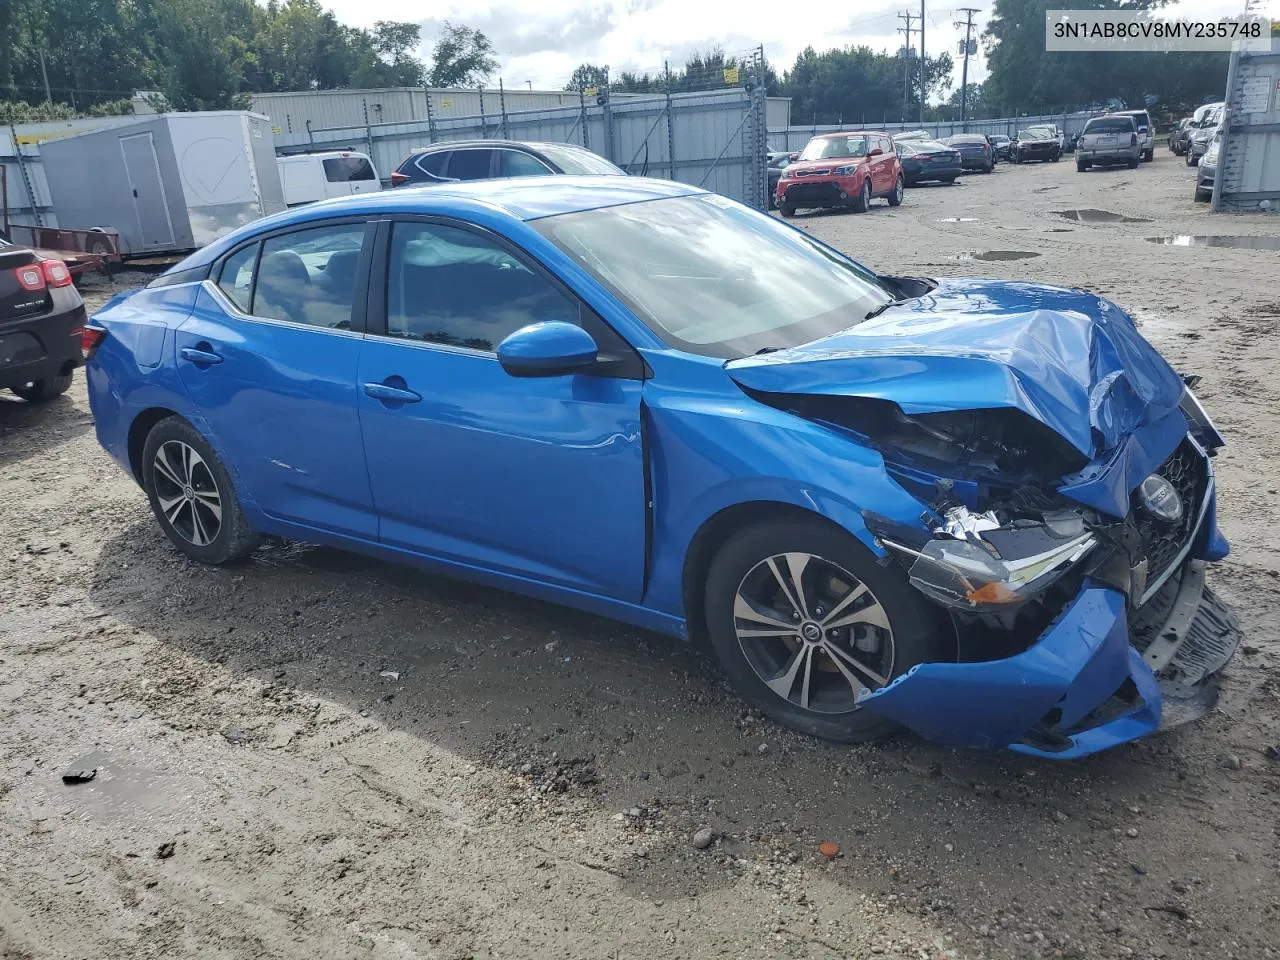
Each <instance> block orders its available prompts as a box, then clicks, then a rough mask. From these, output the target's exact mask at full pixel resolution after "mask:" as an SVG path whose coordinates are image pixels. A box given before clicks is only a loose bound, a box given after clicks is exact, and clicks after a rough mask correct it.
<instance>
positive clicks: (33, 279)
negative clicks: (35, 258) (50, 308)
mask: <svg viewBox="0 0 1280 960" xmlns="http://www.w3.org/2000/svg"><path fill="white" fill-rule="evenodd" d="M13 275H14V276H15V277H17V278H18V285H19V286H20V287H22V289H23V290H26V291H27V292H28V293H35V292H36V291H37V290H43V289H44V288H45V285H46V283H47V281H46V280H45V277H44V271H43V270H41V269H40V264H39V263H29V264H27V265H26V266H25V267H18V268H17V269H15V270H14V271H13Z"/></svg>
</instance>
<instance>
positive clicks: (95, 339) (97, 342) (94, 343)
mask: <svg viewBox="0 0 1280 960" xmlns="http://www.w3.org/2000/svg"><path fill="white" fill-rule="evenodd" d="M106 338H107V331H106V330H104V329H103V328H102V327H95V326H94V325H93V324H86V325H85V326H84V327H83V328H82V329H81V331H80V352H81V353H83V354H84V358H85V359H86V360H89V359H91V358H92V357H93V355H94V354H95V353H96V352H97V350H98V347H99V346H101V345H102V341H103V340H105V339H106Z"/></svg>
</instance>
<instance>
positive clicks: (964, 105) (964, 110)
mask: <svg viewBox="0 0 1280 960" xmlns="http://www.w3.org/2000/svg"><path fill="white" fill-rule="evenodd" d="M959 12H960V13H963V14H964V15H965V22H964V23H963V24H962V23H961V22H960V21H959V20H956V21H955V23H954V25H955V26H956V27H957V28H958V27H961V26H963V27H964V66H963V67H961V68H960V122H961V123H963V124H964V129H965V130H966V131H967V130H968V129H969V44H970V43H971V42H972V41H971V40H970V38H971V37H972V36H973V15H974V14H975V13H978V10H977V9H975V8H974V7H961V8H960V10H959Z"/></svg>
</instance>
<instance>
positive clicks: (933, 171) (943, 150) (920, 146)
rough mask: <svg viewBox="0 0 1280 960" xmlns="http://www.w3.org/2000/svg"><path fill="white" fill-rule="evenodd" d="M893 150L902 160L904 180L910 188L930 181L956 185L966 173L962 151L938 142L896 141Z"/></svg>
mask: <svg viewBox="0 0 1280 960" xmlns="http://www.w3.org/2000/svg"><path fill="white" fill-rule="evenodd" d="M893 148H894V149H895V150H896V151H897V152H898V157H899V159H901V160H902V178H903V180H905V181H906V183H907V185H908V186H912V185H914V184H917V183H926V182H928V181H930V180H934V181H940V182H942V183H955V180H956V177H958V176H960V174H962V173H963V172H964V164H963V162H962V161H961V158H960V151H959V150H955V149H953V148H951V147H949V146H947V145H946V144H945V143H938V142H937V141H936V140H908V141H906V142H903V141H900V140H894V142H893Z"/></svg>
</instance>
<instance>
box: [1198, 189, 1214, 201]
mask: <svg viewBox="0 0 1280 960" xmlns="http://www.w3.org/2000/svg"><path fill="white" fill-rule="evenodd" d="M1212 199H1213V191H1212V190H1202V189H1200V188H1199V187H1196V203H1208V202H1209V201H1210V200H1212Z"/></svg>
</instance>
